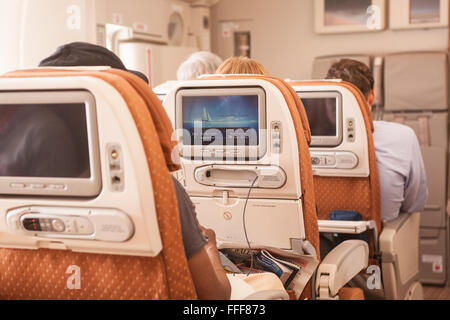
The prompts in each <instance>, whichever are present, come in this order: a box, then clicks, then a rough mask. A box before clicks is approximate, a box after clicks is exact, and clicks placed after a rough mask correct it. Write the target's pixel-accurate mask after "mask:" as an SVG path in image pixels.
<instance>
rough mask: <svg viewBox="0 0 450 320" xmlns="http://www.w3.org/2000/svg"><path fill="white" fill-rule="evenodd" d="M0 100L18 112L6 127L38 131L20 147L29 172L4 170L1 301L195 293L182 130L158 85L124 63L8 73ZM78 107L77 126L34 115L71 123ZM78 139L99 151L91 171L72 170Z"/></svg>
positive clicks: (92, 153) (92, 154) (0, 177)
mask: <svg viewBox="0 0 450 320" xmlns="http://www.w3.org/2000/svg"><path fill="white" fill-rule="evenodd" d="M0 96H1V100H2V107H0V108H3V107H5V106H6V107H8V108H10V110H12V112H13V113H12V114H13V116H12V118H10V119H9V120H10V122H9V124H7V126H6V127H4V128H6V129H4V130H8V131H7V133H10V132H14V131H13V130H14V128H16V127H15V125H16V124H17V123H15V122H14V121H18V123H19V125H20V130H21V131H22V130H24V131H25V132H27V128H31V129H32V130H34V131H32V130H30V134H29V135H28V134H27V137H26V139H28V140H27V141H29V143H30V145H29V146H28V148H23V150H22V149H18V150H15V149H14V150H15V151H17V152H18V153H22V156H23V157H29V158H28V159H27V162H26V163H27V164H28V165H27V166H26V168H23V167H22V168H20V167H17V166H12V167H11V168H14V170H10V171H8V168H10V166H9V164H8V163H7V164H6V170H4V169H5V163H4V162H3V163H2V165H3V167H2V165H0V193H1V194H2V197H1V198H0V208H1V209H0V212H1V215H2V218H1V223H0V247H1V249H0V261H1V262H0V274H1V275H2V276H1V277H0V298H2V299H14V300H19V299H27V300H28V299H38V300H47V299H50V300H65V299H80V300H92V299H113V300H116V299H119V300H122V299H152V300H155V299H196V298H197V295H196V291H195V287H194V284H193V281H192V279H191V275H190V271H189V268H188V264H187V259H186V256H185V254H184V247H183V243H182V238H181V228H180V221H179V215H178V206H177V198H176V194H175V189H174V186H173V182H172V179H171V176H170V170H175V169H176V168H177V165H178V164H177V163H176V161H173V159H172V154H171V153H172V152H171V150H170V149H171V145H172V141H171V131H172V130H173V129H172V127H171V124H170V120H169V119H168V117H167V115H166V114H165V112H164V110H163V108H162V105H161V104H160V102H159V100H158V99H157V97H156V96H155V95H154V94H153V93H152V92H151V90H149V89H148V86H147V85H146V84H145V83H144V82H143V81H141V80H138V78H137V77H135V76H134V75H131V74H130V76H129V75H128V73H126V72H123V73H122V72H121V71H120V70H113V69H107V70H103V71H94V70H65V69H58V70H51V69H35V70H23V71H16V72H13V73H9V74H6V75H3V76H1V77H0ZM69 106H72V112H74V113H75V115H73V116H74V117H73V121H74V122H76V121H79V122H78V129H76V126H62V128H63V129H61V126H54V124H55V121H56V120H55V119H54V118H51V120H50V121H53V122H50V121H49V122H46V121H47V120H48V119H46V118H42V117H39V116H35V117H34V118H33V117H32V118H31V119H32V121H30V122H29V123H26V121H24V120H23V119H27V118H26V117H27V113H32V112H34V110H36V111H37V112H35V113H33V115H36V114H48V113H47V111H49V110H50V111H51V110H56V111H57V113H61V114H62V115H64V116H66V118H69V117H67V116H70V114H67V113H66V111H70V110H69V109H68V107H69ZM7 110H8V109H7ZM14 117H17V118H16V120H14V119H15V118H14ZM11 119H12V120H11ZM21 119H22V120H21ZM28 119H30V118H28ZM36 119H38V120H36ZM36 121H40V122H39V123H36ZM164 124H166V125H167V124H168V125H169V126H167V127H166V128H165V129H164V130H158V129H157V127H158V126H162V125H164ZM42 127H44V128H49V127H51V128H53V127H56V128H59V129H58V131H52V132H46V131H45V130H38V129H36V128H42ZM67 130H68V131H69V135H67V132H66V131H67ZM73 130H75V131H74V132H72V133H74V134H72V135H70V133H71V132H70V131H73ZM47 131H48V130H47ZM22 134H25V133H22ZM49 134H51V136H52V137H54V138H53V139H52V140H51V141H47V140H45V139H48V135H49ZM13 137H14V136H13ZM40 137H41V139H42V140H43V141H42V144H39V143H40V140H39V138H40ZM56 137H57V138H56ZM65 137H71V138H68V139H66V140H64V139H65ZM86 138H87V139H88V141H87V143H86V141H85V140H86ZM70 139H72V140H70ZM53 142H54V144H55V145H56V146H57V147H58V148H59V149H58V150H52V149H51V148H52V145H53ZM32 145H33V146H35V145H39V146H41V145H42V146H46V147H45V149H40V152H44V151H43V150H45V151H46V152H47V151H48V154H49V156H48V157H45V158H41V157H40V156H39V153H38V154H34V153H32V152H31V151H30V150H33V148H30V147H31V146H32ZM73 145H75V146H76V147H77V148H79V149H78V150H82V149H84V151H83V152H85V153H86V154H88V158H89V161H87V162H86V163H85V165H86V166H87V167H88V172H89V173H90V174H89V176H87V177H84V176H82V177H79V176H77V175H76V174H73V173H71V171H70V165H68V166H66V165H65V164H66V162H69V163H71V162H70V161H71V157H70V156H71V155H74V154H75V155H76V153H77V152H79V151H77V150H76V148H75V149H72V146H73ZM86 145H87V148H88V149H87V150H86ZM25 146H27V145H25ZM11 148H14V147H11ZM61 148H62V150H61ZM164 151H165V152H164ZM169 151H170V152H169ZM50 155H52V156H50ZM67 155H68V156H67ZM75 158H76V157H75ZM78 160H79V159H77V161H78ZM46 162H51V163H50V165H49V166H45V168H46V170H47V171H42V170H41V169H40V168H41V165H43V164H46ZM13 164H14V165H16V163H13ZM59 167H61V168H64V169H63V170H64V171H63V174H61V175H60V174H59V173H57V172H59V171H57V170H58V168H59ZM17 168H19V169H17ZM169 168H170V170H169ZM2 169H3V170H2ZM49 177H50V178H49Z"/></svg>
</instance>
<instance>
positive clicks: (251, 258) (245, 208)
mask: <svg viewBox="0 0 450 320" xmlns="http://www.w3.org/2000/svg"><path fill="white" fill-rule="evenodd" d="M256 180H258V176H256V178H255V180H253V183H252V185H251V186H250V189H248V194H247V199H246V200H245V205H244V213H243V215H242V220H243V225H244V233H245V240H247V245H248V249H249V251H250V269H249V270H248V273H247V277H248V276H249V275H250V272H252V269H253V252H252V247H251V245H250V241H249V240H248V235H247V227H246V226H245V213H246V211H247V203H248V199H249V198H250V192H252V189H253V187H254V185H255V183H256Z"/></svg>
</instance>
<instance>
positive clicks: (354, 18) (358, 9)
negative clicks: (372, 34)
mask: <svg viewBox="0 0 450 320" xmlns="http://www.w3.org/2000/svg"><path fill="white" fill-rule="evenodd" d="M371 5H372V0H325V25H326V26H346V25H366V24H367V19H368V18H369V14H368V12H367V9H368V8H369V7H370V6H371Z"/></svg>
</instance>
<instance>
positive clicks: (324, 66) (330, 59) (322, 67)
mask: <svg viewBox="0 0 450 320" xmlns="http://www.w3.org/2000/svg"><path fill="white" fill-rule="evenodd" d="M341 59H352V60H356V61H360V62H362V63H364V64H365V65H367V66H369V68H372V58H371V57H370V56H368V55H337V56H325V57H317V58H315V59H314V63H313V70H312V78H313V79H325V78H326V76H327V74H328V70H329V69H330V67H331V66H332V65H333V64H334V63H336V62H338V61H339V60H341Z"/></svg>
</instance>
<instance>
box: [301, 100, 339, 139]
mask: <svg viewBox="0 0 450 320" xmlns="http://www.w3.org/2000/svg"><path fill="white" fill-rule="evenodd" d="M301 100H302V102H303V105H304V106H305V110H306V114H307V116H308V121H309V127H310V129H311V135H312V136H322V137H336V136H337V135H338V131H337V125H336V122H337V99H336V98H301Z"/></svg>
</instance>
